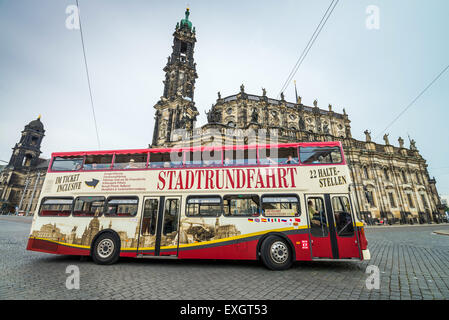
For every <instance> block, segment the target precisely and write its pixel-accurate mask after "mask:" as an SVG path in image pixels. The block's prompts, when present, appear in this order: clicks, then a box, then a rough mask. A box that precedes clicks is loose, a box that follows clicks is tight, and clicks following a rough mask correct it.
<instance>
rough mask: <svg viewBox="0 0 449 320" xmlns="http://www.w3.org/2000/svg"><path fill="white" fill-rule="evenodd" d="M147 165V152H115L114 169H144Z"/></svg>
mask: <svg viewBox="0 0 449 320" xmlns="http://www.w3.org/2000/svg"><path fill="white" fill-rule="evenodd" d="M146 166H147V154H146V153H137V154H116V155H115V160H114V165H113V168H114V169H125V170H128V169H145V167H146Z"/></svg>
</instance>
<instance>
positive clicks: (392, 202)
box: [388, 192, 396, 208]
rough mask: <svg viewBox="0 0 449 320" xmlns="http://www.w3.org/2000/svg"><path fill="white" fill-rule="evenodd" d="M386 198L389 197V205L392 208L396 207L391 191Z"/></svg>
mask: <svg viewBox="0 0 449 320" xmlns="http://www.w3.org/2000/svg"><path fill="white" fill-rule="evenodd" d="M388 198H389V199H390V206H391V207H392V208H396V203H395V202H394V195H393V192H389V193H388Z"/></svg>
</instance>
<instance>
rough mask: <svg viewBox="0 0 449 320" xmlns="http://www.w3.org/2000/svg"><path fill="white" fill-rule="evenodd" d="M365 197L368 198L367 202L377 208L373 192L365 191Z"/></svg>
mask: <svg viewBox="0 0 449 320" xmlns="http://www.w3.org/2000/svg"><path fill="white" fill-rule="evenodd" d="M365 197H366V202H368V204H369V205H370V206H371V207H375V206H376V205H375V203H374V195H373V191H371V190H367V191H365Z"/></svg>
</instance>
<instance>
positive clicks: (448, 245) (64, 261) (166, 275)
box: [0, 218, 449, 300]
mask: <svg viewBox="0 0 449 320" xmlns="http://www.w3.org/2000/svg"><path fill="white" fill-rule="evenodd" d="M29 229H30V224H29V223H23V222H22V223H21V222H17V221H7V220H4V219H2V218H0V257H1V259H0V299H70V300H72V299H226V300H228V299H235V300H240V299H245V300H248V299H261V300H264V299H281V300H282V299H344V300H346V299H351V300H352V299H376V300H377V299H445V300H447V299H449V237H448V236H444V235H437V234H434V233H433V231H435V230H446V231H448V230H449V225H447V224H445V225H443V224H440V225H430V226H410V227H401V228H388V227H386V228H367V230H366V234H367V238H368V241H369V249H370V251H371V255H372V259H371V260H370V261H366V262H297V263H295V264H294V265H293V267H292V268H291V269H289V270H287V271H279V272H275V271H269V270H267V269H265V268H264V267H262V266H261V265H260V264H259V263H258V262H248V261H180V260H167V259H165V260H162V259H157V260H153V259H152V260H150V259H121V260H120V261H119V262H118V263H117V264H115V265H112V266H99V265H95V264H94V263H93V262H92V261H91V260H90V259H89V258H87V259H86V260H80V258H78V257H70V256H57V255H51V254H45V253H38V252H30V251H26V250H25V247H26V238H27V236H28V234H29ZM370 264H373V265H376V266H378V267H379V269H380V289H372V290H368V289H367V288H366V285H365V281H366V279H367V277H368V276H369V274H367V273H365V271H366V268H367V266H368V265H370ZM69 265H76V266H78V267H79V270H80V289H79V290H76V289H72V290H68V289H67V288H66V286H65V283H66V279H67V277H68V276H69V274H66V273H65V271H66V267H67V266H69Z"/></svg>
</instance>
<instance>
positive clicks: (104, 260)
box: [92, 232, 120, 264]
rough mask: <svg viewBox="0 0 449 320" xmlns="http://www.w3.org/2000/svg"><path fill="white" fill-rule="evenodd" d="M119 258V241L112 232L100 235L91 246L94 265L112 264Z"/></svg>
mask: <svg viewBox="0 0 449 320" xmlns="http://www.w3.org/2000/svg"><path fill="white" fill-rule="evenodd" d="M119 257H120V240H119V239H118V237H117V236H116V235H115V234H113V233H112V232H104V233H102V234H100V235H99V236H98V237H97V239H96V240H95V241H94V244H93V246H92V260H93V261H94V262H95V263H96V264H113V263H116V262H117V260H118V258H119Z"/></svg>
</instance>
